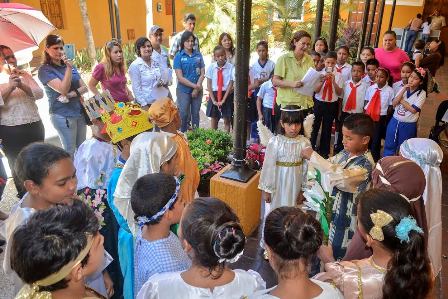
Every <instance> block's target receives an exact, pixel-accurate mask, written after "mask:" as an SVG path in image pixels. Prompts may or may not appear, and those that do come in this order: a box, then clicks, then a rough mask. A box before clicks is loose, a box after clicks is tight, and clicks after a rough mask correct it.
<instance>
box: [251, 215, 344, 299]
mask: <svg viewBox="0 0 448 299" xmlns="http://www.w3.org/2000/svg"><path fill="white" fill-rule="evenodd" d="M264 236H265V243H266V250H267V252H268V256H269V263H270V265H271V267H272V269H274V271H275V274H277V277H278V285H277V286H275V287H273V288H271V289H267V290H263V291H261V292H257V296H254V298H263V299H268V298H272V299H274V298H293V297H295V295H296V294H301V296H302V297H303V298H334V299H342V298H344V297H343V296H342V294H341V293H340V292H339V290H337V289H336V288H335V287H334V286H333V285H331V284H329V283H325V282H321V281H319V280H315V279H310V278H309V277H308V263H309V261H310V259H311V258H312V257H313V256H314V255H315V254H316V252H317V250H318V249H319V247H320V245H321V244H322V238H323V231H322V228H321V226H320V224H319V222H318V221H317V220H316V219H315V218H314V217H313V216H311V215H310V214H305V213H303V212H302V211H301V210H300V209H298V208H293V207H280V208H277V209H275V210H274V211H272V212H271V213H270V214H269V215H268V217H267V218H266V224H265V227H264Z"/></svg>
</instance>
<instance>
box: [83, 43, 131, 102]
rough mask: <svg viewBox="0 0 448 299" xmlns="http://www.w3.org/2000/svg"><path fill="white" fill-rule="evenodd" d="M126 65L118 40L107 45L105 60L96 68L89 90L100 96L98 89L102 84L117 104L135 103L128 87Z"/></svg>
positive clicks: (104, 52)
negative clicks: (99, 83) (99, 84)
mask: <svg viewBox="0 0 448 299" xmlns="http://www.w3.org/2000/svg"><path fill="white" fill-rule="evenodd" d="M125 74H126V65H125V63H124V58H123V50H122V48H121V45H120V43H119V42H118V41H116V40H114V39H113V40H111V41H109V42H107V43H106V45H105V46H104V48H103V59H102V61H101V63H99V64H97V65H96V66H95V69H94V70H93V73H92V78H90V81H89V89H90V91H91V92H93V94H95V95H96V94H98V93H99V91H98V89H97V88H96V86H97V85H98V82H101V88H102V89H103V90H106V89H107V90H109V92H110V94H111V95H112V98H113V99H114V100H115V101H117V102H129V101H133V100H134V98H133V96H132V93H131V91H130V90H129V88H128V87H127V86H126V82H127V80H126V75H125Z"/></svg>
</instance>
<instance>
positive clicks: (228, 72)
mask: <svg viewBox="0 0 448 299" xmlns="http://www.w3.org/2000/svg"><path fill="white" fill-rule="evenodd" d="M218 69H219V67H218V63H217V62H213V63H212V64H211V65H210V66H209V67H208V69H207V72H206V73H205V77H206V78H207V79H211V80H212V89H213V91H217V90H218ZM222 69H223V71H222V76H223V83H224V84H223V87H222V90H227V87H228V86H229V84H230V81H233V80H234V79H233V65H232V64H231V63H230V62H226V63H225V64H224V65H223V66H222Z"/></svg>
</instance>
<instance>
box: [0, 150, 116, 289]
mask: <svg viewBox="0 0 448 299" xmlns="http://www.w3.org/2000/svg"><path fill="white" fill-rule="evenodd" d="M15 168H16V169H15V170H16V174H17V178H18V179H19V181H20V182H21V184H22V185H23V186H24V187H25V189H26V191H27V193H26V194H25V195H24V197H23V198H22V199H21V200H20V201H19V202H18V203H17V204H16V205H15V206H13V207H12V209H11V214H10V216H9V217H8V219H6V220H5V222H4V224H3V232H2V234H3V236H4V237H5V238H6V240H7V244H6V245H7V248H6V250H5V258H4V260H3V270H4V271H5V274H6V275H8V276H10V277H11V280H12V281H13V283H14V288H15V293H14V294H16V293H17V292H18V291H19V290H20V288H21V287H22V285H23V282H22V281H21V280H20V279H19V278H18V277H17V274H16V273H15V272H14V271H13V270H12V269H11V266H10V258H9V257H10V256H11V242H9V241H10V240H11V238H12V235H13V232H14V230H15V229H16V228H17V227H18V226H20V225H21V224H22V223H24V222H25V221H26V220H27V219H28V218H29V217H30V216H31V215H32V214H33V213H35V212H36V211H40V210H46V209H49V208H50V207H52V206H54V205H56V204H69V203H71V202H72V201H73V199H74V198H76V186H77V179H76V169H75V167H74V165H73V162H72V159H71V156H70V154H69V153H67V152H66V151H64V150H63V149H61V148H59V147H57V146H53V145H50V144H47V143H32V144H30V145H28V146H26V147H24V148H23V149H22V150H21V151H20V153H19V155H18V157H17V160H16V165H15ZM111 261H112V258H111V257H110V256H109V255H108V254H106V256H105V261H104V264H103V267H102V268H101V271H97V272H96V273H95V274H93V275H90V276H89V277H88V283H87V284H88V285H89V286H90V287H92V288H94V289H95V291H97V292H99V293H100V294H101V295H103V296H107V295H108V294H112V293H113V286H112V281H111V280H110V277H109V275H108V274H107V272H106V271H105V272H104V275H103V273H102V271H103V270H104V269H105V268H106V267H107V266H108V265H109V264H110V262H111Z"/></svg>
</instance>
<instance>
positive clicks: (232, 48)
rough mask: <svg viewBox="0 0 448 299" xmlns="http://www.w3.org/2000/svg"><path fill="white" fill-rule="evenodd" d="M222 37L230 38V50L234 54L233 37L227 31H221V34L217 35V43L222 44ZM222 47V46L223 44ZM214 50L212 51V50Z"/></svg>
mask: <svg viewBox="0 0 448 299" xmlns="http://www.w3.org/2000/svg"><path fill="white" fill-rule="evenodd" d="M224 37H227V38H228V39H230V44H231V46H230V52H231V53H232V55H235V45H234V44H233V39H232V37H231V36H230V34H228V33H227V32H223V33H221V35H220V36H219V40H218V45H219V46H222V44H221V43H222V40H223V39H224ZM223 47H224V46H223ZM213 52H214V51H213Z"/></svg>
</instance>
